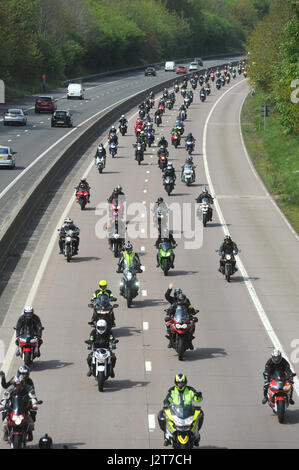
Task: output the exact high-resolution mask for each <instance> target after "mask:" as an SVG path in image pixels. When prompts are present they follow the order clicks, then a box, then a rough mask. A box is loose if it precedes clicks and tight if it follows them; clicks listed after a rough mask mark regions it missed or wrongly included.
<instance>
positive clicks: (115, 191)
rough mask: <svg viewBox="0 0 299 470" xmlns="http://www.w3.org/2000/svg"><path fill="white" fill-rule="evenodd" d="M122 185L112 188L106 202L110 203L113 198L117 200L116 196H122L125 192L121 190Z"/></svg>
mask: <svg viewBox="0 0 299 470" xmlns="http://www.w3.org/2000/svg"><path fill="white" fill-rule="evenodd" d="M122 189H123V188H122V187H121V186H120V185H118V186H116V188H114V189H113V191H112V194H111V196H110V197H109V198H108V202H109V203H110V204H111V203H112V201H113V200H114V199H116V200H117V201H118V196H124V195H125V193H123V191H122Z"/></svg>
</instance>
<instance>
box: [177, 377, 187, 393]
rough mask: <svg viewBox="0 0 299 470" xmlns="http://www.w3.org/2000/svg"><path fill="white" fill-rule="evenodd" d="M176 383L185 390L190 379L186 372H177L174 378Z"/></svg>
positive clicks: (181, 390)
mask: <svg viewBox="0 0 299 470" xmlns="http://www.w3.org/2000/svg"><path fill="white" fill-rule="evenodd" d="M174 383H175V385H176V386H177V387H178V389H179V391H180V392H183V391H184V389H185V387H186V385H187V383H188V381H187V377H186V376H185V375H184V374H177V375H176V376H175V379H174Z"/></svg>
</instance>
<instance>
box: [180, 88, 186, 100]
mask: <svg viewBox="0 0 299 470" xmlns="http://www.w3.org/2000/svg"><path fill="white" fill-rule="evenodd" d="M186 93H187V90H186V88H182V89H181V95H182V97H183V98H185V96H186Z"/></svg>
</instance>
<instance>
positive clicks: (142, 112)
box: [139, 108, 145, 119]
mask: <svg viewBox="0 0 299 470" xmlns="http://www.w3.org/2000/svg"><path fill="white" fill-rule="evenodd" d="M144 116H145V110H144V109H143V108H142V109H140V110H139V117H140V119H143V118H144Z"/></svg>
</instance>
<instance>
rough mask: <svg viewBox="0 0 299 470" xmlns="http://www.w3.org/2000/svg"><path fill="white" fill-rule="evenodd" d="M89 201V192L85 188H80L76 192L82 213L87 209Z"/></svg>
mask: <svg viewBox="0 0 299 470" xmlns="http://www.w3.org/2000/svg"><path fill="white" fill-rule="evenodd" d="M88 199H89V194H88V191H87V190H86V189H84V188H79V189H78V190H77V192H76V202H78V203H79V204H80V207H81V210H82V211H83V210H84V209H85V206H86V204H87V203H88Z"/></svg>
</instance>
